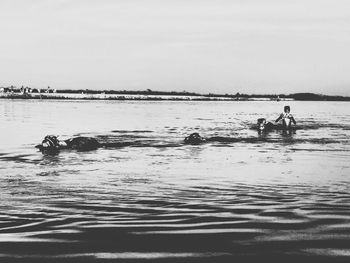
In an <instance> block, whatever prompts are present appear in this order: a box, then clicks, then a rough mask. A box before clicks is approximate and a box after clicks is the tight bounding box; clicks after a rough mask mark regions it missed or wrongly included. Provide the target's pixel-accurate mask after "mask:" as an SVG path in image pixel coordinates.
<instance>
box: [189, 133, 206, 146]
mask: <svg viewBox="0 0 350 263" xmlns="http://www.w3.org/2000/svg"><path fill="white" fill-rule="evenodd" d="M204 141H205V139H204V138H203V137H202V136H200V135H199V133H197V132H195V133H192V134H190V135H189V136H187V137H186V138H185V143H186V144H200V143H202V142H204Z"/></svg>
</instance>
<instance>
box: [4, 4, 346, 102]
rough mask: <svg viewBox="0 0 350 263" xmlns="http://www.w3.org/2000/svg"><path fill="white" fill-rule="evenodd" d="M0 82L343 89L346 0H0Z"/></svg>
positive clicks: (206, 89) (211, 89)
mask: <svg viewBox="0 0 350 263" xmlns="http://www.w3.org/2000/svg"><path fill="white" fill-rule="evenodd" d="M0 34H1V39H2V41H1V42H0V70H1V75H0V86H6V85H12V84H13V85H28V86H32V87H45V86H51V87H53V88H56V89H103V90H104V89H115V90H146V89H152V90H159V91H183V90H187V91H192V92H198V93H222V94H225V93H229V94H234V93H236V92H240V93H248V94H249V93H250V94H251V93H255V94H273V93H278V94H281V93H284V94H290V93H298V92H312V93H322V94H327V95H343V96H350V74H349V72H350V49H349V44H350V2H349V1H346V0H337V1H332V0H285V1H278V0H244V1H243V0H218V1H211V0H177V1H169V0H148V1H142V0H119V1H113V0H104V1H98V0H2V1H1V2H0Z"/></svg>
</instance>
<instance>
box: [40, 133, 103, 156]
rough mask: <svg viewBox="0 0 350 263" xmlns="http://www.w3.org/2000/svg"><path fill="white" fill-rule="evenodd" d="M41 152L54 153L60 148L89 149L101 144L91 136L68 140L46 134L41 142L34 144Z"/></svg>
mask: <svg viewBox="0 0 350 263" xmlns="http://www.w3.org/2000/svg"><path fill="white" fill-rule="evenodd" d="M35 147H36V148H38V149H39V150H40V151H41V152H42V153H48V154H56V153H58V152H59V151H60V150H62V149H75V150H78V151H90V150H95V149H97V148H99V147H101V144H100V143H99V142H98V141H97V140H96V139H95V138H91V137H75V138H72V139H68V140H59V139H58V138H57V136H54V135H47V136H45V138H44V140H43V141H42V142H41V144H38V145H36V146H35Z"/></svg>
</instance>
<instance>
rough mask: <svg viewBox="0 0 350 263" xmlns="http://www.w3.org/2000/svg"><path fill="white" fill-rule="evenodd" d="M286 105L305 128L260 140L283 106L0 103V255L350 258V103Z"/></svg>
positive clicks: (14, 257)
mask: <svg viewBox="0 0 350 263" xmlns="http://www.w3.org/2000/svg"><path fill="white" fill-rule="evenodd" d="M290 105H291V108H292V112H293V114H294V115H295V117H296V120H297V122H298V124H299V125H300V126H301V127H303V129H301V130H297V131H294V132H292V133H283V132H281V131H275V132H271V133H267V134H262V135H258V134H257V132H256V131H255V130H253V129H251V124H252V123H255V121H256V119H257V118H259V117H266V118H267V119H274V118H275V116H276V115H278V114H279V113H280V111H281V110H282V109H283V106H284V105H283V104H281V102H279V103H277V102H273V103H272V102H237V103H235V102H101V101H96V102H73V101H66V102H65V101H46V102H45V101H42V102H38V101H9V100H3V101H1V104H0V115H1V118H0V125H1V128H2V129H1V135H2V136H1V137H2V138H3V139H2V140H1V148H0V200H1V203H0V208H1V210H0V211H1V212H0V261H4V262H11V261H15V262H17V261H20V262H23V261H27V262H32V261H36V262H37V261H42V262H47V261H50V262H52V261H54V262H55V261H59V262H89V261H103V262H105V261H109V260H110V261H115V260H118V259H121V260H132V261H134V260H140V261H141V260H145V259H151V260H152V261H164V262H169V261H170V262H172V261H176V262H179V261H180V262H220V261H230V262H231V261H232V259H242V260H246V259H252V260H263V259H264V260H265V259H272V260H273V259H274V260H279V259H283V260H286V259H289V260H291V261H295V260H303V261H305V260H312V259H317V260H322V259H326V260H331V261H334V260H348V259H349V257H350V245H349V244H350V242H349V239H350V195H349V192H350V191H349V190H350V189H349V188H350V187H349V186H350V183H349V174H350V173H349V171H350V165H349V157H350V153H349V151H350V147H349V141H350V125H349V123H350V122H349V121H350V113H349V110H348V104H347V103H340V102H339V103H336V102H291V103H290ZM67 116H69V117H67ZM194 131H197V132H199V133H200V134H201V135H202V136H204V137H213V136H220V137H222V138H225V139H224V140H221V141H213V142H208V143H205V144H202V145H185V144H183V138H184V137H185V136H186V135H188V134H189V133H192V132H194ZM46 134H56V135H60V137H61V138H62V139H65V138H69V137H71V136H73V135H83V136H93V137H95V138H97V139H98V140H99V141H100V142H103V143H106V144H113V145H114V146H115V147H110V148H109V147H107V148H100V149H97V150H95V151H91V152H76V151H62V152H61V153H60V154H58V155H55V156H50V155H42V154H41V153H39V152H37V150H36V149H35V148H34V145H35V144H37V143H39V142H40V141H41V140H42V138H43V137H44V135H46ZM116 143H120V144H119V146H116Z"/></svg>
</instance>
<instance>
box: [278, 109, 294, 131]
mask: <svg viewBox="0 0 350 263" xmlns="http://www.w3.org/2000/svg"><path fill="white" fill-rule="evenodd" d="M280 120H282V126H283V128H284V129H290V128H291V127H292V122H293V124H294V125H296V124H297V123H296V121H295V119H294V117H293V115H292V114H291V113H290V107H289V106H284V112H282V113H281V115H280V116H279V117H278V118H277V119H276V120H275V122H276V123H278V122H279V121H280Z"/></svg>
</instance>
